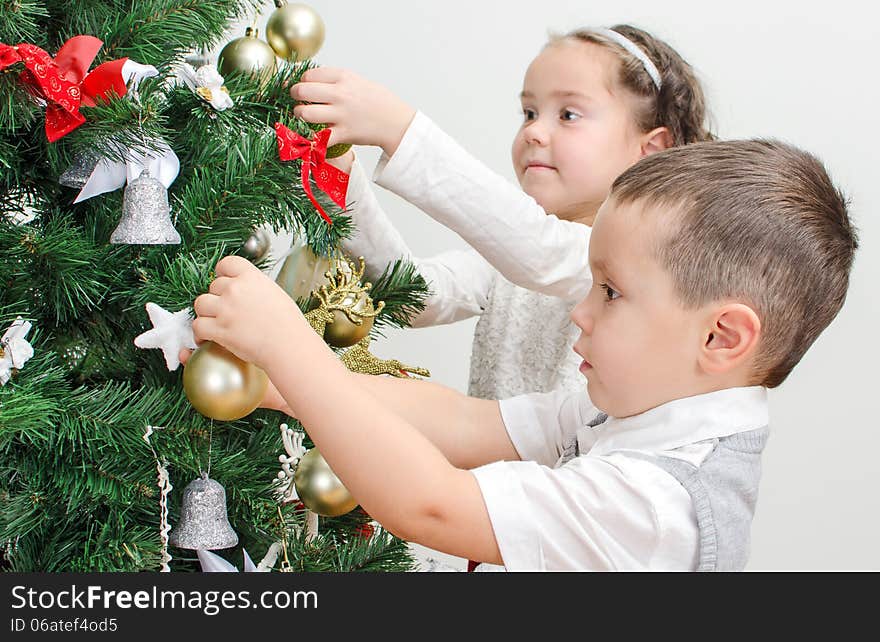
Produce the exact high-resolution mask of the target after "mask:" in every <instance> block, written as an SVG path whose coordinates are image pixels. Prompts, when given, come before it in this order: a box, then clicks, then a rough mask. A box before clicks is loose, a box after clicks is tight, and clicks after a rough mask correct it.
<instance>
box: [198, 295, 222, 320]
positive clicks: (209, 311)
mask: <svg viewBox="0 0 880 642" xmlns="http://www.w3.org/2000/svg"><path fill="white" fill-rule="evenodd" d="M193 310H194V311H195V313H196V314H197V315H199V316H200V317H216V316H217V312H219V310H220V297H219V296H217V295H216V294H202V295H199V296H198V297H196V300H195V303H193Z"/></svg>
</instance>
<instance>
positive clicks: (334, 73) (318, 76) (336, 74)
mask: <svg viewBox="0 0 880 642" xmlns="http://www.w3.org/2000/svg"><path fill="white" fill-rule="evenodd" d="M344 74H345V70H344V69H340V68H339V67H315V68H314V69H309V70H308V71H307V72H306V73H304V74H303V75H302V76H300V82H339V81H340V80H341V79H342V77H343V75H344Z"/></svg>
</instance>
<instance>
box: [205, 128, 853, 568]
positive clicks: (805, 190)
mask: <svg viewBox="0 0 880 642" xmlns="http://www.w3.org/2000/svg"><path fill="white" fill-rule="evenodd" d="M856 247H857V240H856V233H855V230H854V228H853V226H852V225H851V223H850V221H849V218H848V215H847V211H846V203H845V201H844V199H843V198H842V196H841V194H840V193H839V192H838V191H837V190H836V189H835V188H834V186H833V184H832V183H831V181H830V179H829V177H828V175H827V173H826V172H825V170H824V168H823V167H822V165H821V164H820V163H819V162H818V161H817V160H816V159H815V158H813V157H812V156H810V155H809V154H806V153H804V152H802V151H800V150H798V149H796V148H793V147H790V146H787V145H784V144H781V143H777V142H773V141H733V142H709V143H696V144H693V145H689V146H686V147H682V148H676V149H672V150H668V151H665V152H661V153H658V154H655V155H653V156H650V157H648V158H646V159H644V160H642V161H640V162H639V163H637V164H636V165H635V166H633V167H632V168H630V169H629V170H627V171H626V172H625V173H624V174H622V175H621V176H620V177H619V178H618V179H617V180H616V181H615V183H614V185H613V187H612V189H611V193H610V195H609V197H608V199H607V200H606V201H605V203H604V204H603V206H602V207H601V209H600V211H599V214H598V215H597V217H596V221H595V224H594V227H593V233H592V237H591V240H590V248H589V252H590V256H589V261H590V268H591V271H592V274H593V287H592V289H591V290H590V292H589V294H588V295H587V297H586V298H585V299H584V300H583V301H582V302H581V303H580V304H579V305H578V306H577V307H576V308H575V309H574V311H573V312H572V319H573V321H574V322H575V324H576V325H577V326H578V327H579V328H580V330H581V335H580V338H579V339H578V340H577V342H576V343H575V345H574V350H575V352H577V353H578V354H579V355H580V356H581V357H582V358H583V363H582V364H581V366H580V371H581V373H582V374H583V375H584V376H585V378H586V380H587V391H586V394H584V393H578V394H574V395H565V394H563V393H548V394H540V395H524V396H521V397H515V398H513V399H508V400H505V401H502V402H497V401H486V400H480V399H473V398H468V397H466V396H464V395H461V394H459V393H457V392H454V391H451V390H449V389H446V388H443V387H441V386H438V385H436V384H432V383H428V382H420V381H400V380H391V379H385V378H377V377H368V376H363V375H355V374H352V373H350V372H348V371H347V370H346V369H345V367H344V366H343V365H342V364H341V363H340V362H339V360H338V359H337V358H336V357H335V356H334V355H333V353H332V352H331V351H330V350H329V348H328V347H327V346H326V345H325V344H324V342H323V341H322V340H321V338H320V337H318V336H317V335H316V334H315V332H314V331H313V330H312V329H311V327H310V326H309V325H308V324H307V322H306V321H305V319H304V318H303V316H302V314H301V313H300V312H299V309H298V308H297V307H296V305H295V304H294V302H293V301H292V300H291V299H290V297H288V296H287V295H286V294H284V292H283V291H282V290H281V289H280V288H278V287H277V286H276V285H275V284H274V283H273V282H272V281H271V280H270V279H269V278H268V277H266V276H265V275H264V274H263V273H261V272H260V271H259V270H258V269H257V268H255V267H254V266H253V265H251V264H250V263H249V262H248V261H246V260H244V259H241V258H239V257H227V258H225V259H223V260H222V261H220V262H219V263H218V265H217V279H216V280H215V281H214V282H213V283H212V284H211V287H210V293H209V294H205V295H202V296H200V297H199V298H198V299H197V300H196V302H195V311H196V313H197V314H198V318H197V319H196V320H195V321H194V323H193V331H194V333H195V335H196V338H197V339H198V340H199V341H203V340H213V341H217V342H219V343H221V344H223V345H225V346H226V347H227V348H229V349H230V350H231V351H232V352H234V353H236V354H237V355H238V356H239V357H241V358H243V359H245V360H247V361H250V362H252V363H255V364H256V365H258V366H260V367H261V368H263V369H264V370H265V371H266V372H267V373H268V374H269V377H270V379H271V380H272V382H273V384H274V386H275V388H272V390H271V391H270V393H269V395H268V396H267V399H266V400H265V405H267V406H270V407H276V408H278V409H281V410H284V411H286V412H288V413H289V414H291V415H294V416H296V417H298V418H299V419H300V421H301V422H302V423H303V425H304V426H305V427H306V429H307V430H308V431H309V435H310V436H311V437H312V439H313V440H314V442H315V445H316V446H317V447H318V448H319V449H320V451H321V453H322V454H323V456H324V457H325V459H326V460H327V461H328V463H329V464H330V465H331V466H332V468H333V470H334V471H335V472H336V474H337V475H338V476H339V477H340V479H341V480H342V481H343V483H344V484H345V485H346V487H347V488H348V489H349V491H351V493H352V494H353V495H354V496H355V497H356V498H357V499H358V500H359V502H360V503H361V505H362V507H363V508H364V509H365V510H366V511H367V512H368V513H369V514H370V515H372V516H373V518H375V519H376V520H377V521H379V522H380V523H381V524H382V525H383V526H384V527H385V528H386V529H388V530H389V531H391V532H393V533H395V534H397V535H398V536H400V537H402V538H403V539H406V540H409V541H413V542H417V543H420V544H423V545H425V546H428V547H430V548H433V549H436V550H440V551H444V552H447V553H450V554H452V555H457V556H460V557H466V558H470V559H472V560H479V561H482V562H489V563H491V564H503V565H504V566H505V567H506V568H507V569H508V570H561V569H569V570H572V569H574V570H588V569H589V570H608V569H657V570H673V569H676V570H681V569H691V570H734V569H742V568H743V567H744V566H745V564H746V561H747V559H748V549H749V528H750V525H751V520H752V516H753V514H754V508H755V502H756V500H757V486H758V480H759V476H760V454H761V451H762V449H763V447H764V444H765V442H766V439H767V434H768V428H767V423H768V419H767V417H768V414H767V399H766V389H767V388H772V387H775V386H778V385H779V384H780V383H781V382H782V381H783V380H784V379H785V377H786V376H787V375H788V373H789V372H790V371H791V369H792V368H793V367H794V365H795V364H797V362H798V361H799V360H800V358H801V357H802V356H803V354H804V353H805V351H806V350H807V349H808V348H809V346H810V345H811V344H812V342H813V341H814V340H815V339H816V337H817V336H818V335H819V334H820V333H821V331H822V330H823V329H824V328H825V327H826V326H827V325H828V324H829V323H830V322H831V320H832V319H833V318H834V317H835V316H836V314H837V312H838V311H839V310H840V308H841V306H842V305H843V302H844V299H845V296H846V290H847V287H848V283H849V271H850V267H851V265H852V261H853V255H854V252H855V249H856ZM499 341H503V337H499ZM509 347H510V349H512V350H515V349H517V346H509Z"/></svg>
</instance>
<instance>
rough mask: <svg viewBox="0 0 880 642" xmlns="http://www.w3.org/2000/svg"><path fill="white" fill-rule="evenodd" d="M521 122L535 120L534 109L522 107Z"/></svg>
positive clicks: (536, 115) (536, 113)
mask: <svg viewBox="0 0 880 642" xmlns="http://www.w3.org/2000/svg"><path fill="white" fill-rule="evenodd" d="M522 112H523V120H525V121H530V120H535V119H536V118H537V117H538V112H536V111H535V110H534V109H529V108H528V107H523V110H522Z"/></svg>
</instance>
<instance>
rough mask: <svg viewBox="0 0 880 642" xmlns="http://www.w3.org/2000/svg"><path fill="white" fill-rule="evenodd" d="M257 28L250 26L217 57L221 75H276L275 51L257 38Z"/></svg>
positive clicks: (266, 78)
mask: <svg viewBox="0 0 880 642" xmlns="http://www.w3.org/2000/svg"><path fill="white" fill-rule="evenodd" d="M257 34H258V32H257V30H256V29H251V28H250V27H248V29H247V31H246V32H245V35H244V36H243V37H241V38H236V39H235V40H232V41H230V42H229V43H228V44H227V45H226V46H225V47H223V50H222V51H221V52H220V55H219V56H218V58H217V69H218V71H219V72H220V75H222V76H226V75H227V74H230V73H232V72H236V71H239V72H245V73H249V74H253V75H258V76H259V77H260V78H261V79H262V80H264V81H265V80H268V79H269V78H271V77H272V76H274V75H275V52H274V51H273V50H272V47H270V46H269V45H267V44H266V43H265V42H263V41H262V40H260V39H258V38H257Z"/></svg>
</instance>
